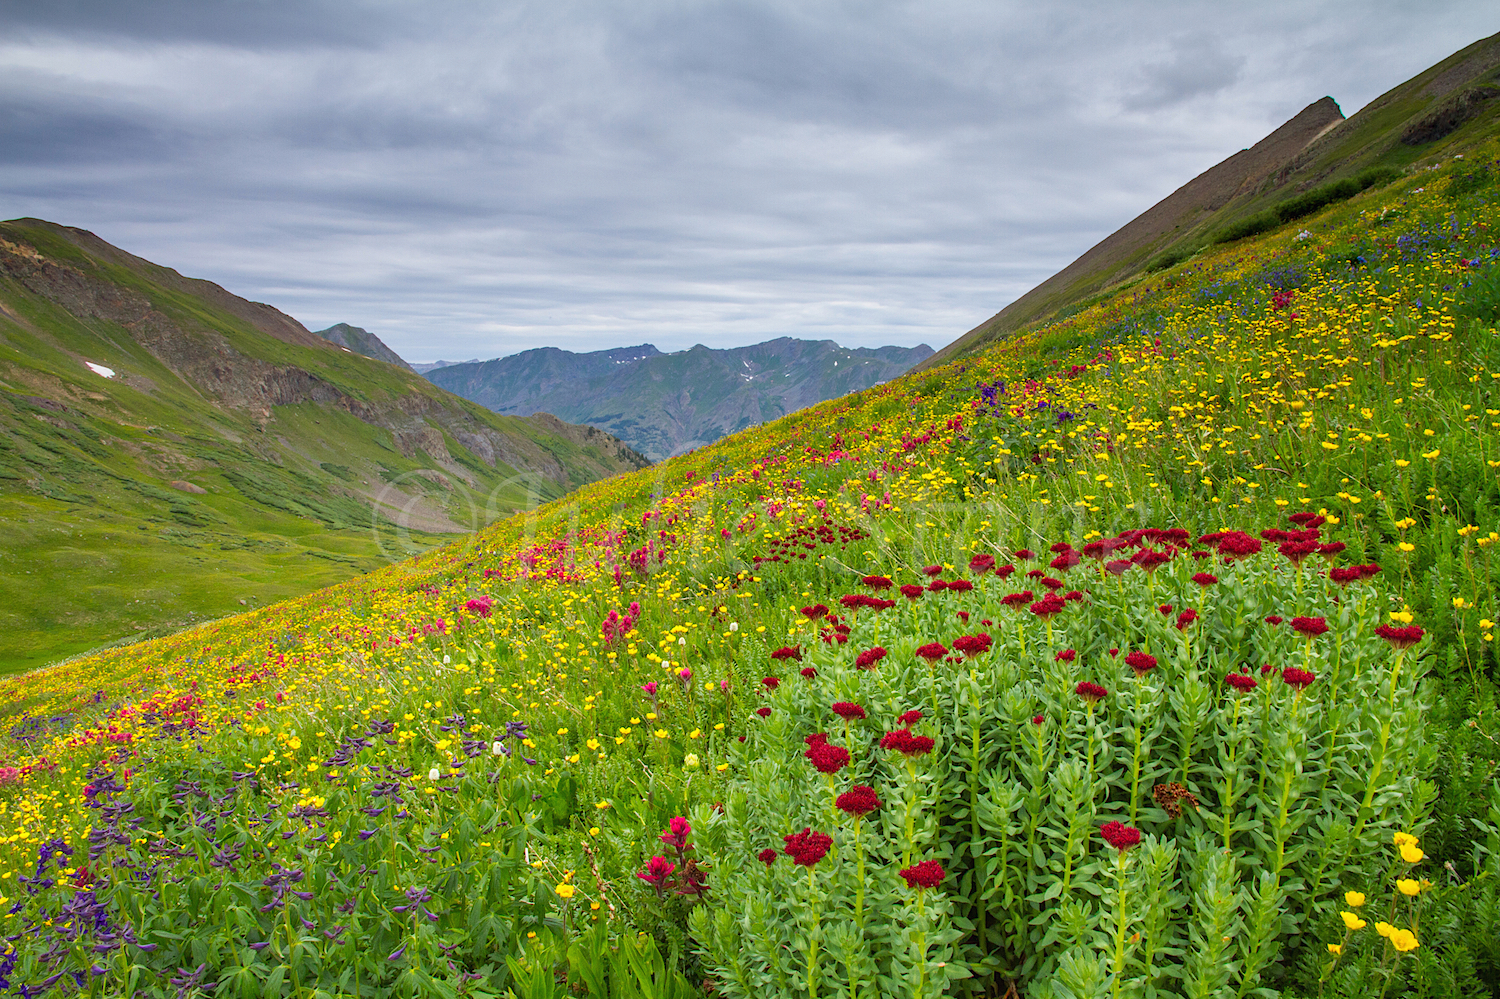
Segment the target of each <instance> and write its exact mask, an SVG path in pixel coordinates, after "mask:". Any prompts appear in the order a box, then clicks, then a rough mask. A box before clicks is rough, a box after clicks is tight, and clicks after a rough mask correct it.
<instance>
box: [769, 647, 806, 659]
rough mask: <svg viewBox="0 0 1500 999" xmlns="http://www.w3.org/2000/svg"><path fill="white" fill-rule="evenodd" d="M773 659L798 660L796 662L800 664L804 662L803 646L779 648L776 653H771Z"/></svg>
mask: <svg viewBox="0 0 1500 999" xmlns="http://www.w3.org/2000/svg"><path fill="white" fill-rule="evenodd" d="M771 658H772V659H796V660H798V661H799V662H800V661H801V660H802V646H800V645H795V646H793V645H783V646H782V647H781V648H779V649H777V650H776V651H775V652H773V653H771Z"/></svg>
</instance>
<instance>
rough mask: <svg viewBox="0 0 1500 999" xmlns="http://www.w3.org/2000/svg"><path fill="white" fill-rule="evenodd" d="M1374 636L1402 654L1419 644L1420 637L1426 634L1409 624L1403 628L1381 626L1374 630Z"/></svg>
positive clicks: (1388, 625) (1387, 625)
mask: <svg viewBox="0 0 1500 999" xmlns="http://www.w3.org/2000/svg"><path fill="white" fill-rule="evenodd" d="M1375 634H1376V635H1378V636H1379V637H1381V638H1383V639H1385V640H1386V641H1387V642H1388V643H1390V646H1391V648H1393V649H1395V650H1396V651H1397V652H1404V651H1406V650H1407V649H1409V648H1411V647H1412V646H1413V645H1416V644H1417V643H1418V642H1420V641H1421V640H1422V636H1423V635H1425V634H1427V633H1426V632H1425V631H1423V630H1422V629H1421V628H1419V627H1417V626H1416V625H1414V624H1409V625H1407V626H1406V627H1404V628H1397V627H1396V626H1394V625H1390V624H1382V625H1380V626H1379V627H1377V628H1376V629H1375Z"/></svg>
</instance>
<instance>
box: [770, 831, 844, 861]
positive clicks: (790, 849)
mask: <svg viewBox="0 0 1500 999" xmlns="http://www.w3.org/2000/svg"><path fill="white" fill-rule="evenodd" d="M782 839H784V840H786V855H787V856H788V857H791V858H792V863H794V864H801V865H802V866H803V867H812V866H813V865H814V864H816V863H817V862H818V861H820V860H822V859H823V856H824V854H826V853H827V852H828V848H829V847H830V846H832V845H833V837H832V836H829V835H827V834H826V833H819V832H813V831H812V829H811V828H810V827H803V829H802V831H801V832H799V833H789V834H787V835H786V836H783V837H782Z"/></svg>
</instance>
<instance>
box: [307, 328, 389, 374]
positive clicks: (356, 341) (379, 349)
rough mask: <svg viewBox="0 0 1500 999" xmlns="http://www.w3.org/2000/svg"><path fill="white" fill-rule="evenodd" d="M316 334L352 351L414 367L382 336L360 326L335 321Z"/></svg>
mask: <svg viewBox="0 0 1500 999" xmlns="http://www.w3.org/2000/svg"><path fill="white" fill-rule="evenodd" d="M314 335H316V336H320V337H322V338H323V339H324V340H327V341H328V342H329V343H332V344H337V345H338V346H340V347H343V348H344V349H345V350H347V351H350V352H351V353H355V354H361V355H363V356H365V357H369V358H373V359H375V360H377V361H385V362H386V363H387V364H394V365H396V366H397V367H402V368H405V369H406V370H407V371H411V370H412V367H411V365H410V364H407V363H406V362H405V361H403V360H402V359H401V357H400V355H399V354H397V353H396V352H395V351H394V350H392V349H391V348H389V347H387V346H386V345H385V344H384V343H383V342H381V339H380V337H378V336H376V335H375V334H374V333H371V332H370V331H369V330H364V329H360V328H359V327H358V326H350V325H349V324H348V323H334V324H333V325H332V326H330V327H328V328H327V329H326V330H316V331H314Z"/></svg>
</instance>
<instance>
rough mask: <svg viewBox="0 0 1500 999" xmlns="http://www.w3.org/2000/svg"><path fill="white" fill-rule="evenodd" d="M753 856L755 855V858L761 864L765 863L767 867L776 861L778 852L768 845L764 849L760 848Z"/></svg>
mask: <svg viewBox="0 0 1500 999" xmlns="http://www.w3.org/2000/svg"><path fill="white" fill-rule="evenodd" d="M755 856H756V859H758V860H759V861H760V862H761V863H762V864H765V865H766V866H767V867H770V866H771V865H772V864H774V863H776V858H777V856H778V854H777V853H776V850H775V848H774V847H769V846H768V847H766V848H765V849H764V850H762V851H760V852H759V853H757V854H756V855H755Z"/></svg>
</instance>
